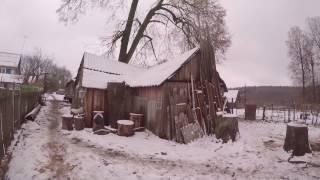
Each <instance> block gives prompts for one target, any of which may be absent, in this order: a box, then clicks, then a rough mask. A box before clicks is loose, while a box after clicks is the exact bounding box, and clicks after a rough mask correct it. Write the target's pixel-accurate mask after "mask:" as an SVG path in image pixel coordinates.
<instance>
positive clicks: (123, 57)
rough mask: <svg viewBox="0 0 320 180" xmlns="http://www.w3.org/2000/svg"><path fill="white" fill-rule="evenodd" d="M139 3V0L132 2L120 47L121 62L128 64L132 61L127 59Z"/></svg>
mask: <svg viewBox="0 0 320 180" xmlns="http://www.w3.org/2000/svg"><path fill="white" fill-rule="evenodd" d="M138 3H139V0H132V3H131V7H130V12H129V15H128V19H127V24H126V27H125V29H124V31H123V36H122V39H121V47H120V54H119V61H120V62H124V63H128V62H129V60H130V59H129V60H128V58H127V51H128V45H129V41H130V35H131V30H132V25H133V21H134V17H135V14H136V11H137V7H138Z"/></svg>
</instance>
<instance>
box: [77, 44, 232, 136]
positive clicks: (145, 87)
mask: <svg viewBox="0 0 320 180" xmlns="http://www.w3.org/2000/svg"><path fill="white" fill-rule="evenodd" d="M203 57H204V55H203V54H202V53H201V51H200V48H194V49H192V50H190V51H187V52H185V53H183V54H181V55H178V56H176V57H172V59H169V60H168V61H166V62H163V63H161V64H157V65H155V66H153V67H150V68H140V67H136V66H133V65H128V64H123V63H120V62H116V61H111V60H107V59H104V58H103V57H100V58H98V57H97V56H95V57H93V55H89V54H87V53H85V55H84V56H83V59H82V63H81V65H80V68H79V71H78V76H77V80H76V84H77V88H78V89H79V91H80V90H82V92H83V93H84V94H83V95H81V93H80V92H79V93H78V94H79V99H82V100H81V101H82V105H83V106H84V109H85V113H86V122H87V126H91V124H92V120H91V119H92V115H90V114H91V112H92V111H94V110H103V111H104V112H105V118H106V119H105V120H106V122H108V123H109V124H110V125H111V126H112V127H114V128H115V127H116V126H117V124H116V121H117V120H119V119H128V118H129V113H140V114H143V115H144V126H145V127H146V128H147V129H148V130H150V131H152V132H153V133H154V134H156V135H157V136H159V137H161V138H165V139H174V140H176V139H177V136H178V135H177V131H176V126H178V125H179V124H177V123H178V122H177V116H178V113H177V108H178V107H177V106H179V105H183V106H184V109H185V113H186V114H187V117H188V122H187V123H194V122H195V121H197V122H198V121H199V123H200V125H201V127H202V128H204V130H205V131H207V132H209V133H210V132H212V128H213V124H214V123H213V122H214V118H215V116H216V112H217V111H220V110H221V108H222V103H223V102H222V95H223V92H225V91H227V89H226V85H225V83H224V81H223V80H222V79H221V78H220V76H219V74H218V72H217V71H216V69H215V64H214V62H213V63H212V64H210V63H209V64H205V63H208V61H204V60H203ZM87 59H91V61H89V60H87ZM92 59H93V60H92ZM94 60H96V61H98V60H101V61H104V62H103V63H105V64H108V66H107V65H106V66H99V67H98V66H97V67H91V66H93V64H99V63H93V61H94ZM87 62H90V63H89V64H88V63H87ZM101 63H102V62H101ZM103 63H102V64H103ZM89 65H91V66H90V67H89ZM100 65H101V64H100ZM120 66H121V67H120ZM121 68H124V69H121ZM120 69H121V70H120ZM206 73H207V74H206ZM208 74H209V75H208ZM86 76H87V77H86ZM88 76H90V78H88ZM93 77H96V78H97V79H96V78H93ZM89 79H90V81H91V80H92V81H94V83H93V82H89ZM98 81H99V83H98ZM93 84H94V85H93ZM84 89H85V90H84ZM192 109H194V110H195V109H198V110H196V113H197V114H196V116H197V118H192Z"/></svg>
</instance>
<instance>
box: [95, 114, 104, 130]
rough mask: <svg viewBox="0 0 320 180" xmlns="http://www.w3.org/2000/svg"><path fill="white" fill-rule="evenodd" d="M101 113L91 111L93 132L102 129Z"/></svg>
mask: <svg viewBox="0 0 320 180" xmlns="http://www.w3.org/2000/svg"><path fill="white" fill-rule="evenodd" d="M103 113H104V112H103V111H93V131H97V130H100V129H104V116H103Z"/></svg>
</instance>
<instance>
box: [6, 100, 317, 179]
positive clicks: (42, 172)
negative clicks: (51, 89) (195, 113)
mask: <svg viewBox="0 0 320 180" xmlns="http://www.w3.org/2000/svg"><path fill="white" fill-rule="evenodd" d="M47 104H48V105H47V106H45V107H43V108H42V109H41V112H40V114H39V116H38V117H37V119H36V122H28V123H26V124H25V125H24V126H23V131H22V132H21V134H20V138H19V140H18V143H17V145H16V146H13V147H11V149H12V151H13V154H12V160H11V162H10V165H9V172H8V173H7V177H8V178H9V179H11V180H15V179H75V180H78V179H79V180H81V179H101V180H102V179H119V180H120V179H121V180H122V179H201V180H202V179H319V178H320V171H319V167H314V165H320V153H319V152H314V153H313V154H309V155H306V156H304V157H302V158H300V159H303V160H306V161H307V162H310V164H312V165H313V166H312V165H306V164H291V163H288V162H287V159H288V157H289V156H290V154H289V153H287V152H285V151H283V149H282V146H283V141H284V137H285V131H286V125H285V124H284V123H263V122H257V121H254V122H252V121H243V120H241V121H240V123H239V128H240V137H239V139H238V140H237V142H235V143H231V142H229V143H227V144H222V143H221V142H220V141H219V140H217V139H215V137H213V136H209V137H204V138H201V139H199V140H197V141H195V142H192V143H190V144H187V145H184V144H177V143H175V142H172V141H167V140H163V139H160V138H158V137H156V136H155V135H153V134H152V133H150V132H148V131H146V132H138V133H136V134H135V135H134V136H133V137H120V136H117V135H115V134H108V135H104V136H99V135H94V134H93V133H92V130H91V129H85V130H83V131H62V130H60V129H61V125H60V122H61V119H60V116H61V114H65V113H67V112H68V111H69V110H70V107H69V106H66V104H65V103H61V102H56V101H50V102H48V103H47ZM309 132H310V133H309V136H310V140H311V141H319V140H320V129H319V128H315V127H309Z"/></svg>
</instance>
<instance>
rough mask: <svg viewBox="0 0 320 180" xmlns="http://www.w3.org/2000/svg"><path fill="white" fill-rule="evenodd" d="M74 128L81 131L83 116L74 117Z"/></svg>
mask: <svg viewBox="0 0 320 180" xmlns="http://www.w3.org/2000/svg"><path fill="white" fill-rule="evenodd" d="M74 128H75V129H76V130H77V131H81V130H83V129H84V117H81V116H75V117H74Z"/></svg>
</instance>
